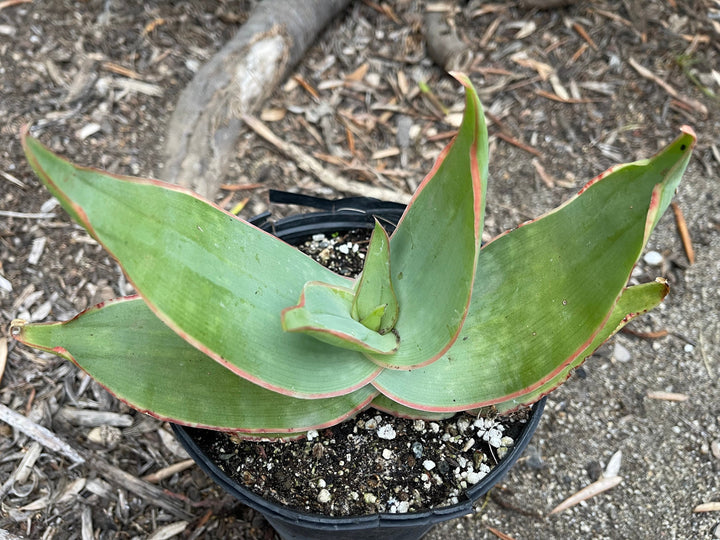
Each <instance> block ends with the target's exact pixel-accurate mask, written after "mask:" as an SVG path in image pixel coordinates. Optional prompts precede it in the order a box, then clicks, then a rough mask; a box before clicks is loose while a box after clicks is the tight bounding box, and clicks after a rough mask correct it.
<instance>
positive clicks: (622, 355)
mask: <svg viewBox="0 0 720 540" xmlns="http://www.w3.org/2000/svg"><path fill="white" fill-rule="evenodd" d="M613 358H615V360H617V361H618V362H628V361H629V360H630V351H628V350H627V349H626V348H625V347H623V346H622V345H621V344H620V343H616V344H615V348H614V349H613Z"/></svg>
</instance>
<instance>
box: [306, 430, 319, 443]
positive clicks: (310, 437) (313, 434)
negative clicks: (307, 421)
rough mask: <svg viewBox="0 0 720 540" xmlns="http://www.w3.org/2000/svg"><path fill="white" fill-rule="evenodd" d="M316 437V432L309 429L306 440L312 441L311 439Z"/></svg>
mask: <svg viewBox="0 0 720 540" xmlns="http://www.w3.org/2000/svg"><path fill="white" fill-rule="evenodd" d="M317 438H318V432H317V431H316V430H314V429H311V430H309V431H308V432H307V439H308V441H312V440H313V439H317Z"/></svg>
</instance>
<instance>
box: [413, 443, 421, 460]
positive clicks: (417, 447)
mask: <svg viewBox="0 0 720 540" xmlns="http://www.w3.org/2000/svg"><path fill="white" fill-rule="evenodd" d="M410 450H412V453H413V455H414V456H415V457H416V458H417V459H420V458H421V457H422V455H423V445H422V444H420V443H419V442H414V443H412V446H411V447H410Z"/></svg>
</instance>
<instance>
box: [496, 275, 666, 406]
mask: <svg viewBox="0 0 720 540" xmlns="http://www.w3.org/2000/svg"><path fill="white" fill-rule="evenodd" d="M669 290H670V288H669V287H668V285H667V282H666V281H665V280H663V279H658V280H657V281H654V282H652V283H643V284H641V285H635V286H633V287H629V288H627V289H625V290H624V291H623V292H622V294H621V296H620V298H619V299H618V302H617V304H615V307H614V308H613V311H612V313H611V315H610V317H609V318H608V320H607V322H606V323H605V325H604V326H603V327H602V330H600V332H598V333H597V335H596V336H595V338H594V339H593V341H592V343H591V344H590V345H589V346H588V347H586V348H585V350H584V351H583V352H582V353H580V354H579V355H578V356H577V358H575V359H574V360H573V361H572V362H571V363H570V364H568V365H567V366H565V367H564V368H563V369H562V371H561V372H560V373H558V374H557V375H555V376H554V377H553V378H552V379H550V380H549V381H547V382H545V383H544V384H542V385H541V386H539V387H538V388H536V389H535V390H533V391H532V392H530V393H528V394H524V395H522V396H516V397H513V398H512V399H510V400H508V401H504V402H502V403H497V404H496V405H495V408H496V409H497V410H498V411H499V412H506V411H509V410H512V409H516V408H517V407H519V406H520V405H526V404H530V403H534V402H535V401H537V400H538V399H540V398H541V397H542V396H544V395H546V394H548V393H550V392H552V391H553V390H554V389H555V388H557V387H558V386H560V385H561V384H562V383H563V382H565V380H566V379H567V378H568V377H569V376H570V373H571V372H572V370H574V369H575V368H577V367H578V366H580V365H581V364H582V363H583V362H584V361H585V360H586V359H587V358H588V357H589V356H590V355H591V354H592V353H593V352H594V351H595V349H597V348H598V347H599V346H600V345H602V344H603V343H605V341H607V340H608V339H609V338H610V337H611V336H613V335H615V334H616V333H617V332H619V331H620V329H621V328H622V327H623V326H625V325H626V324H627V323H629V322H630V321H631V320H633V319H634V318H636V317H638V316H640V315H642V314H643V313H647V312H648V311H650V310H651V309H652V308H654V307H656V306H657V305H658V304H660V302H662V301H663V298H665V296H667V293H668V291H669Z"/></svg>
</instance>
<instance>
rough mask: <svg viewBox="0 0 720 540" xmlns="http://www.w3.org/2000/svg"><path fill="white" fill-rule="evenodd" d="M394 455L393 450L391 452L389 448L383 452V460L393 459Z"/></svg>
mask: <svg viewBox="0 0 720 540" xmlns="http://www.w3.org/2000/svg"><path fill="white" fill-rule="evenodd" d="M392 455H393V453H392V450H390V449H389V448H385V449H383V451H382V457H383V459H390V458H391V457H392Z"/></svg>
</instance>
